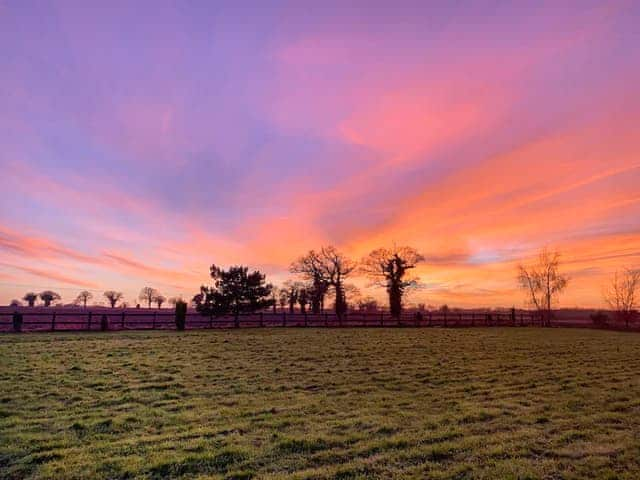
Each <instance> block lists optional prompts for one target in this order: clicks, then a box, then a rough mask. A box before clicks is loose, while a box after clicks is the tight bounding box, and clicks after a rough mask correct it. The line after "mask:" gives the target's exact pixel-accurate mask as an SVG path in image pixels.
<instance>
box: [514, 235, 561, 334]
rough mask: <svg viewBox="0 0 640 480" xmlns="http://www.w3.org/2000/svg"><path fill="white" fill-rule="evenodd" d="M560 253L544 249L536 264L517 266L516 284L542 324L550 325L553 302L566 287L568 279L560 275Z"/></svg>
mask: <svg viewBox="0 0 640 480" xmlns="http://www.w3.org/2000/svg"><path fill="white" fill-rule="evenodd" d="M559 270H560V253H558V252H550V251H549V250H548V249H546V248H544V249H543V250H542V251H541V252H540V254H539V255H538V261H537V263H535V264H533V265H529V266H525V265H518V283H519V284H520V288H522V289H523V290H524V291H525V292H526V293H527V296H528V297H529V302H530V303H531V305H533V306H534V307H535V308H536V309H537V310H538V312H540V315H541V317H542V321H543V324H544V325H546V326H549V325H551V315H552V308H553V302H554V301H556V300H557V298H558V296H559V295H560V293H562V291H563V290H564V289H565V288H566V287H567V283H568V282H569V278H568V277H567V276H565V275H563V274H561V273H560V271H559Z"/></svg>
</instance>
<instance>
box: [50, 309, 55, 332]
mask: <svg viewBox="0 0 640 480" xmlns="http://www.w3.org/2000/svg"><path fill="white" fill-rule="evenodd" d="M55 330H56V312H53V315H52V316H51V331H52V332H55Z"/></svg>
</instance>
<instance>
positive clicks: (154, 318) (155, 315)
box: [151, 312, 158, 330]
mask: <svg viewBox="0 0 640 480" xmlns="http://www.w3.org/2000/svg"><path fill="white" fill-rule="evenodd" d="M157 318H158V312H153V323H152V324H151V329H152V330H155V329H156V319H157Z"/></svg>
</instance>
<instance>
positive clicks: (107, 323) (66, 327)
mask: <svg viewBox="0 0 640 480" xmlns="http://www.w3.org/2000/svg"><path fill="white" fill-rule="evenodd" d="M18 311H20V313H21V314H22V316H23V322H22V325H21V330H22V331H25V332H34V331H51V332H53V331H74V330H75V331H100V330H104V329H106V330H170V329H175V328H176V324H175V312H174V311H173V310H168V309H167V310H154V311H145V310H140V309H135V310H121V311H117V310H116V311H109V310H107V309H101V310H99V311H92V310H82V309H74V310H66V311H65V310H57V309H55V308H51V309H48V311H29V310H28V309H24V310H21V309H19V310H18ZM103 318H104V320H103ZM541 325H542V321H541V318H540V316H539V315H538V314H537V313H536V312H531V311H516V312H509V311H507V312H468V311H465V312H441V311H434V312H430V311H425V312H421V314H416V313H415V312H407V313H404V314H403V315H401V316H400V318H395V317H392V316H391V315H390V314H389V313H386V312H385V313H382V312H367V313H363V312H350V313H348V314H345V315H343V316H342V317H341V318H340V317H338V316H337V315H336V314H335V313H329V312H325V313H319V314H313V313H298V312H296V313H289V312H277V313H274V312H272V311H269V312H261V313H254V314H241V315H239V316H238V317H237V318H236V317H234V316H222V317H214V316H202V315H200V314H199V313H197V312H195V311H189V312H188V313H187V319H186V328H187V329H191V330H192V329H203V328H245V327H254V328H255V327H491V326H512V327H517V326H541ZM11 331H14V324H13V312H0V332H11Z"/></svg>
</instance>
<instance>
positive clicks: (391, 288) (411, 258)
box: [360, 246, 424, 318]
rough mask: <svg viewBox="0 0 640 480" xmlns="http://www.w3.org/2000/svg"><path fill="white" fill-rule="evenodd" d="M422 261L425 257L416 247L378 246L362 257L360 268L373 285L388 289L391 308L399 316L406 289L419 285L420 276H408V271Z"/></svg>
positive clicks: (394, 314)
mask: <svg viewBox="0 0 640 480" xmlns="http://www.w3.org/2000/svg"><path fill="white" fill-rule="evenodd" d="M422 261H424V257H423V256H422V255H421V254H420V253H418V251H417V250H416V249H415V248H411V247H396V246H394V247H392V248H378V249H376V250H373V251H372V252H371V253H370V254H369V255H368V256H367V257H365V258H363V259H362V262H361V267H360V270H361V271H362V273H364V274H365V275H366V276H367V277H369V278H370V279H371V280H372V281H373V285H375V286H378V287H384V288H385V289H386V290H387V294H388V295H389V310H390V311H391V315H393V316H394V317H396V318H397V317H399V316H400V313H401V312H402V297H403V295H404V293H405V291H406V290H407V289H408V288H415V287H417V285H418V278H417V277H416V278H407V273H408V271H409V270H411V269H413V268H415V267H416V265H417V264H418V263H420V262H422Z"/></svg>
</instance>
